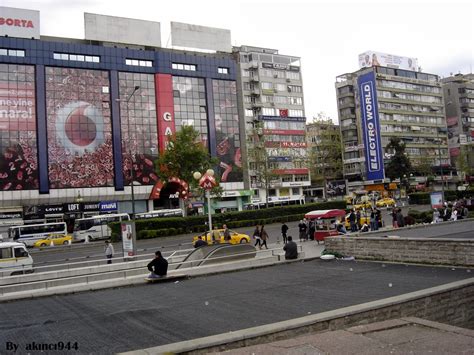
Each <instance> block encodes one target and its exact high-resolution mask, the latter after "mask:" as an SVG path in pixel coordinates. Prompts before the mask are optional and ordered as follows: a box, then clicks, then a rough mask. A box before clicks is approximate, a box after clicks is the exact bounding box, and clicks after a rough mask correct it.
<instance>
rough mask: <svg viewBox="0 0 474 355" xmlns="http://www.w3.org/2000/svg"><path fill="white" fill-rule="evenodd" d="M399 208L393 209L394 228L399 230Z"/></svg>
mask: <svg viewBox="0 0 474 355" xmlns="http://www.w3.org/2000/svg"><path fill="white" fill-rule="evenodd" d="M397 210H398V209H397V208H395V207H394V208H392V213H391V215H392V227H393V228H398V223H397Z"/></svg>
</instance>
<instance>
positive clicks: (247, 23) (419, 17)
mask: <svg viewBox="0 0 474 355" xmlns="http://www.w3.org/2000/svg"><path fill="white" fill-rule="evenodd" d="M0 4H1V5H2V6H10V7H17V8H26V9H33V10H39V11H40V12H41V18H40V20H41V34H42V35H48V36H60V37H72V38H84V16H83V13H84V12H91V13H98V14H104V15H110V16H121V17H130V18H136V19H143V20H150V21H157V22H161V23H162V32H163V33H162V43H163V44H166V43H167V42H168V38H169V23H170V21H177V22H186V23H191V24H197V25H203V26H211V27H219V28H226V29H230V30H231V31H232V44H233V45H243V44H247V45H254V46H261V47H267V48H275V49H278V50H279V51H280V53H281V54H288V55H295V56H299V57H301V58H302V72H303V82H304V92H305V109H306V116H307V117H308V120H311V118H312V117H313V116H315V115H316V114H317V113H319V112H324V113H325V114H326V115H328V116H330V117H331V118H332V119H333V120H334V121H335V122H337V106H336V95H335V89H334V82H335V78H336V76H338V75H341V74H344V73H348V72H352V71H355V70H357V69H358V54H360V53H362V52H365V51H367V50H374V51H378V52H385V53H390V54H396V55H401V56H407V57H414V58H418V64H419V65H420V66H421V67H422V69H423V71H424V72H428V73H433V74H438V75H441V76H448V75H449V74H450V73H455V74H456V73H459V72H461V73H469V72H472V68H473V67H474V25H473V23H474V21H473V20H474V5H473V2H472V1H469V0H460V1H456V0H452V1H449V0H448V1H433V0H432V1H427V0H411V1H410V0H408V1H407V0H398V1H396V2H395V1H383V0H379V1H373V2H349V1H345V2H344V1H338V0H333V1H319V0H315V1H298V0H295V1H277V0H274V1H269V0H245V1H244V0H231V1H225V0H220V1H213V0H201V1H196V0H191V1H188V0H181V1H180V0H174V1H159V0H148V1H147V0H128V1H125V0H114V1H104V0H96V1H94V0H68V1H63V0H60V1H57V0H39V1H22V0H1V1H0Z"/></svg>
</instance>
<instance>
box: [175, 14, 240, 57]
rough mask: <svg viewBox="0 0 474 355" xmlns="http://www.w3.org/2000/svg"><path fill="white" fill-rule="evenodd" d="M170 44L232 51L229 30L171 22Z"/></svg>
mask: <svg viewBox="0 0 474 355" xmlns="http://www.w3.org/2000/svg"><path fill="white" fill-rule="evenodd" d="M171 44H172V45H173V46H179V47H186V48H200V49H207V50H215V51H220V52H228V53H230V52H232V43H231V38H230V30H226V29H222V28H214V27H205V26H198V25H191V24H189V23H180V22H171Z"/></svg>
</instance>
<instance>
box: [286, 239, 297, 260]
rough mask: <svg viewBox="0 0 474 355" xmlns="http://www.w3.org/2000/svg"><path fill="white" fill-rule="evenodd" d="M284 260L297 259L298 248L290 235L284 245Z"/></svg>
mask: <svg viewBox="0 0 474 355" xmlns="http://www.w3.org/2000/svg"><path fill="white" fill-rule="evenodd" d="M283 250H284V251H285V260H294V259H298V246H297V245H296V243H295V242H294V241H293V238H292V237H291V235H289V236H288V242H287V243H286V244H285V245H284V247H283Z"/></svg>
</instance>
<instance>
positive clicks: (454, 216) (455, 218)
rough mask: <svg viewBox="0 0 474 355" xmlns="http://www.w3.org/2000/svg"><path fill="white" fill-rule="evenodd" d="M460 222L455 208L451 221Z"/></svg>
mask: <svg viewBox="0 0 474 355" xmlns="http://www.w3.org/2000/svg"><path fill="white" fill-rule="evenodd" d="M457 220H458V210H457V209H456V208H454V207H453V212H451V221H457Z"/></svg>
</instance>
